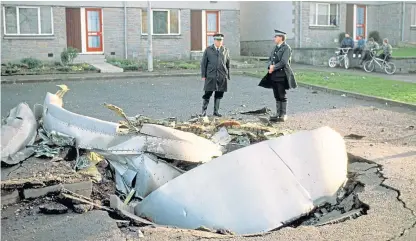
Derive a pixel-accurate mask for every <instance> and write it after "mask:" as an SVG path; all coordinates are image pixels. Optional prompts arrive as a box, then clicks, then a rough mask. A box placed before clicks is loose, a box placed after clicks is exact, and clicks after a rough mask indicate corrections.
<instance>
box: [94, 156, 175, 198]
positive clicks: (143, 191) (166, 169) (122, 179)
mask: <svg viewBox="0 0 416 241" xmlns="http://www.w3.org/2000/svg"><path fill="white" fill-rule="evenodd" d="M101 155H102V156H103V157H104V158H106V159H107V160H108V161H109V162H110V164H111V165H112V166H113V167H114V169H115V175H116V177H115V180H116V187H117V190H119V191H120V192H122V193H125V194H127V193H130V191H131V189H135V194H134V195H135V197H138V198H140V199H143V198H144V197H146V196H147V195H149V194H150V193H151V192H153V191H154V190H156V189H158V188H159V187H161V186H163V185H164V184H165V183H167V182H168V181H170V180H172V179H174V178H176V177H177V176H179V175H181V174H182V173H183V171H182V170H180V169H178V168H176V167H173V166H171V165H170V164H168V163H166V162H163V161H161V160H158V159H157V157H155V156H153V155H151V154H141V155H119V154H117V155H115V154H112V153H109V152H101Z"/></svg>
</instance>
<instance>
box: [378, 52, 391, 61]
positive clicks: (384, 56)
mask: <svg viewBox="0 0 416 241" xmlns="http://www.w3.org/2000/svg"><path fill="white" fill-rule="evenodd" d="M378 57H379V58H380V59H384V60H386V61H389V60H390V55H387V56H386V55H385V54H384V53H383V54H380V55H379V56H378Z"/></svg>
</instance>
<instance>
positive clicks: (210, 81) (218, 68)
mask: <svg viewBox="0 0 416 241" xmlns="http://www.w3.org/2000/svg"><path fill="white" fill-rule="evenodd" d="M223 39H224V35H223V34H220V33H218V34H215V35H214V44H213V45H211V46H209V47H207V48H206V49H205V51H204V55H203V56H202V61H201V77H202V80H203V81H205V84H204V91H205V93H204V95H203V96H202V99H203V102H202V116H206V115H207V108H208V104H209V99H210V98H211V96H212V93H213V92H214V91H215V95H214V116H218V117H221V114H220V113H219V112H218V111H219V109H220V102H221V99H222V97H223V96H224V92H227V82H228V80H229V79H230V52H229V51H228V49H227V48H226V47H224V46H223V45H222V43H223Z"/></svg>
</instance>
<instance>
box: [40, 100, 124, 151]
mask: <svg viewBox="0 0 416 241" xmlns="http://www.w3.org/2000/svg"><path fill="white" fill-rule="evenodd" d="M43 108H44V110H43V128H44V129H45V130H46V131H48V132H51V131H56V132H59V133H63V134H65V135H68V136H71V137H74V138H75V140H76V143H77V146H78V147H80V148H85V149H92V148H97V149H108V147H110V146H111V145H112V143H114V142H117V141H119V142H121V141H125V140H128V139H129V138H130V137H129V136H120V135H117V129H118V127H119V125H118V124H116V123H112V122H108V121H102V120H99V119H95V118H91V117H88V116H83V115H78V114H75V113H72V112H70V111H67V110H65V109H63V108H62V99H61V98H59V97H58V96H57V95H54V94H51V93H47V94H46V98H45V102H44V105H43Z"/></svg>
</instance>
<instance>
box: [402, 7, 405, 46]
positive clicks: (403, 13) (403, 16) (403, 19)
mask: <svg viewBox="0 0 416 241" xmlns="http://www.w3.org/2000/svg"><path fill="white" fill-rule="evenodd" d="M402 6H403V9H402V42H404V21H405V12H406V6H405V2H404V1H403V2H402Z"/></svg>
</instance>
